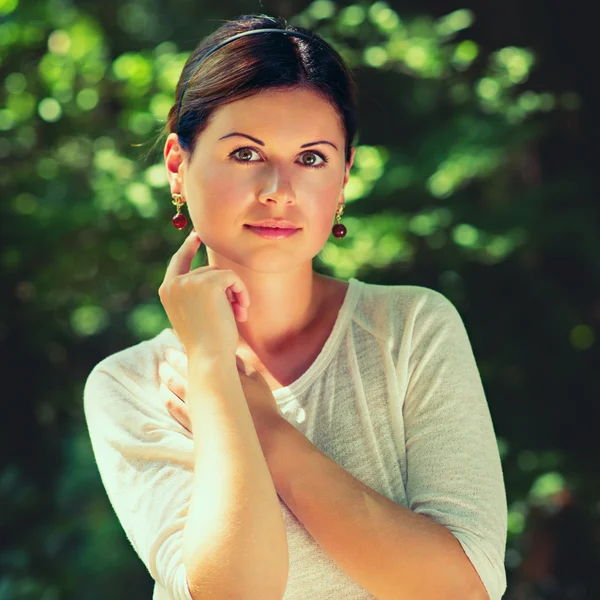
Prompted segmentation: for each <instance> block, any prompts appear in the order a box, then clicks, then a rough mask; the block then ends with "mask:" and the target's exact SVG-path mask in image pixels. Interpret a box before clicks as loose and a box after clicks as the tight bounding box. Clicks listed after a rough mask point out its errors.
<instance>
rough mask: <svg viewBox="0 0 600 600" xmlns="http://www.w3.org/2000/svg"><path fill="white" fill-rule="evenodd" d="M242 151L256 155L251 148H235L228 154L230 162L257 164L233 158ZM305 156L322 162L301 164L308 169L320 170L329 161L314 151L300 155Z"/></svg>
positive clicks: (254, 150)
mask: <svg viewBox="0 0 600 600" xmlns="http://www.w3.org/2000/svg"><path fill="white" fill-rule="evenodd" d="M242 150H244V151H246V152H256V153H257V154H258V150H256V149H255V148H251V147H249V146H241V147H240V148H236V149H235V150H234V151H233V152H231V153H230V154H229V156H230V158H231V159H232V160H234V161H235V162H237V163H240V164H248V163H253V162H259V161H256V160H243V159H240V158H238V157H237V156H235V154H237V153H238V152H241V151H242ZM307 154H308V155H309V156H310V155H311V154H312V155H314V156H318V157H319V158H320V159H321V161H322V162H320V163H317V164H309V163H306V162H303V163H302V164H303V165H304V166H305V167H310V168H312V169H320V168H322V167H324V166H325V165H326V164H327V163H328V162H329V159H328V158H327V156H326V155H325V154H322V153H321V152H316V151H315V150H307V151H306V152H303V153H302V155H303V156H304V155H307Z"/></svg>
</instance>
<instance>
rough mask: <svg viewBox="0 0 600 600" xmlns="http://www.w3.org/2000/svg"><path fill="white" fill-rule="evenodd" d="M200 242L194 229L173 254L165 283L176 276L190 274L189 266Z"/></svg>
mask: <svg viewBox="0 0 600 600" xmlns="http://www.w3.org/2000/svg"><path fill="white" fill-rule="evenodd" d="M201 243H202V241H201V240H200V237H199V236H198V234H197V233H196V230H195V229H192V231H190V234H189V235H188V236H187V237H186V238H185V240H183V243H182V244H181V246H180V247H179V249H178V250H177V251H176V252H175V254H173V256H172V257H171V260H170V262H169V266H168V267H167V271H166V273H165V281H170V280H172V279H174V278H175V277H177V276H178V275H184V274H185V273H189V272H190V266H191V264H192V261H193V260H194V256H195V255H196V252H198V248H199V247H200V244H201Z"/></svg>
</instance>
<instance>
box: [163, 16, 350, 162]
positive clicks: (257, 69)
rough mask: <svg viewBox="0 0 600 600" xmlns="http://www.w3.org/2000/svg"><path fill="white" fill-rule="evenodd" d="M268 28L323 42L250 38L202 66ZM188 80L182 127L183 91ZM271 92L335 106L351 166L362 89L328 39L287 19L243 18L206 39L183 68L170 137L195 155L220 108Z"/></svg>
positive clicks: (281, 37) (279, 37) (280, 37)
mask: <svg viewBox="0 0 600 600" xmlns="http://www.w3.org/2000/svg"><path fill="white" fill-rule="evenodd" d="M266 28H277V29H284V30H286V31H298V32H300V33H305V34H307V35H311V36H313V37H314V38H317V39H318V41H315V42H312V41H310V40H306V39H305V38H299V37H295V36H287V35H281V34H278V33H271V34H264V35H248V36H243V37H241V38H239V39H237V40H234V41H233V42H230V43H228V44H225V46H223V47H222V48H219V49H218V50H217V51H216V52H214V53H212V54H211V55H210V56H209V57H207V58H206V59H205V60H203V61H202V62H201V63H200V64H198V61H200V59H201V58H202V57H203V56H204V55H205V54H206V53H207V52H209V51H210V50H211V49H212V48H214V47H215V46H216V45H217V44H218V43H220V42H222V41H223V40H225V39H227V38H229V37H231V36H233V35H235V34H237V33H241V32H243V31H249V30H252V29H266ZM323 46H326V48H324V47H323ZM190 75H191V77H190ZM188 79H189V82H188V84H187V87H186V89H185V94H184V97H183V99H181V110H180V114H179V122H177V110H178V105H179V102H180V96H181V91H182V88H183V87H184V85H185V83H186V81H188ZM271 88H273V89H275V88H277V89H280V88H300V89H309V90H311V91H313V92H315V93H317V94H319V96H321V97H322V98H323V99H325V100H327V101H328V102H330V103H331V105H332V106H333V108H334V109H335V111H336V113H337V115H338V117H339V119H340V124H341V126H342V128H343V130H344V131H345V134H346V147H345V157H346V163H348V162H349V161H350V152H351V148H352V145H353V142H354V138H355V136H356V132H357V108H356V103H357V101H356V84H355V83H354V80H353V78H352V75H351V73H350V70H349V69H348V67H347V66H346V65H345V63H344V60H343V59H342V57H341V56H340V55H339V54H338V52H337V51H336V50H335V49H334V48H332V47H331V45H330V44H327V42H325V40H323V39H322V38H320V37H319V36H318V35H316V34H315V33H313V32H311V31H309V30H308V29H305V28H304V27H293V26H291V27H288V26H287V23H286V20H285V19H284V18H282V17H276V18H275V17H269V16H267V15H242V16H240V17H238V18H237V19H234V20H231V21H226V22H225V24H224V25H222V26H221V27H220V28H219V29H217V30H216V31H215V32H213V33H212V34H210V35H209V36H207V37H206V38H204V39H203V40H202V41H201V42H200V43H199V44H198V46H197V47H196V49H195V50H194V51H193V52H192V54H191V55H190V57H189V58H188V60H187V62H186V63H185V65H184V67H183V71H182V73H181V76H180V78H179V82H178V83H177V89H176V91H175V103H174V104H173V106H172V107H171V110H170V111H169V115H168V117H167V124H166V127H165V132H164V133H166V134H167V135H168V134H169V133H177V135H178V136H179V142H180V144H181V146H182V147H183V149H184V150H185V151H186V152H188V153H189V154H190V155H192V154H193V153H194V148H195V145H196V141H197V139H198V136H199V135H200V133H202V131H204V129H206V127H207V126H208V124H209V122H210V119H211V115H212V114H213V113H214V112H215V110H216V109H217V108H219V107H220V106H224V105H225V104H229V103H230V102H234V101H236V100H241V99H243V98H247V97H249V96H253V95H255V94H257V93H260V92H261V91H264V90H266V89H271Z"/></svg>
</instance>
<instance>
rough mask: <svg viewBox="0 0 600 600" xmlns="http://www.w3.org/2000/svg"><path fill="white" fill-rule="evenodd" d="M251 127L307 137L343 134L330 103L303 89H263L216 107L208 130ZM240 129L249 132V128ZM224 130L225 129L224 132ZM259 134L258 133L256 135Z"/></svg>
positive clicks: (256, 129) (217, 130) (219, 130)
mask: <svg viewBox="0 0 600 600" xmlns="http://www.w3.org/2000/svg"><path fill="white" fill-rule="evenodd" d="M242 127H246V129H248V128H250V129H252V130H253V131H255V132H256V133H257V134H258V130H261V131H263V132H264V131H269V130H270V129H271V130H273V132H274V133H275V132H278V133H288V134H294V132H295V134H297V135H302V136H306V135H307V134H308V133H309V132H312V131H314V132H320V133H323V134H325V133H327V134H329V135H330V136H335V135H338V136H342V135H343V134H342V130H341V125H340V122H339V117H338V115H337V113H336V111H335V109H334V108H333V106H332V105H331V103H330V102H329V101H327V100H325V99H324V98H322V97H321V96H319V95H318V94H317V93H316V92H314V91H312V90H306V89H293V90H265V91H262V92H259V93H257V94H255V95H253V96H250V97H248V98H243V99H241V100H236V101H235V102H231V103H230V104H226V105H224V106H221V107H219V108H218V109H217V110H216V111H215V113H214V114H213V119H212V120H211V125H210V126H209V128H210V129H212V131H213V132H214V133H215V134H216V133H219V132H221V133H228V132H229V131H233V130H234V129H235V130H240V129H238V128H242ZM246 129H244V130H243V131H244V132H245V133H251V132H250V131H246ZM225 130H227V131H225ZM259 137H260V136H259Z"/></svg>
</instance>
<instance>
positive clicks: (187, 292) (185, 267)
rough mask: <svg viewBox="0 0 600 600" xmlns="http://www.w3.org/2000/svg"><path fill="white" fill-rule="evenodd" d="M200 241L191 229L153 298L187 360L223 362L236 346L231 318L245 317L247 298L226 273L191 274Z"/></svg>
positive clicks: (197, 271) (200, 270)
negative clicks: (220, 359)
mask: <svg viewBox="0 0 600 600" xmlns="http://www.w3.org/2000/svg"><path fill="white" fill-rule="evenodd" d="M199 242H200V238H199V237H198V235H197V234H196V232H195V231H193V230H192V233H191V234H190V235H189V236H188V237H187V238H186V239H185V240H184V241H183V244H182V245H181V247H180V248H179V250H177V252H175V254H174V255H173V257H172V258H171V261H170V262H169V266H168V267H167V271H166V273H165V278H164V281H163V282H162V284H161V285H160V287H159V288H158V295H159V297H160V301H161V302H162V304H163V307H164V309H165V311H166V313H167V316H168V317H169V321H170V322H171V325H172V326H173V330H174V332H175V335H176V336H177V337H178V338H179V340H180V341H181V343H182V344H183V346H184V348H185V350H186V352H187V354H188V356H191V354H192V353H194V354H195V355H200V356H206V357H211V358H212V357H215V356H217V357H219V356H223V357H225V359H226V360H228V359H229V357H230V356H232V355H233V354H235V351H236V348H237V344H238V330H237V326H236V324H235V319H236V318H237V320H238V321H245V320H246V319H247V313H246V310H247V308H248V306H249V305H250V297H249V295H248V289H247V288H246V286H245V284H244V282H243V281H242V279H241V278H240V277H239V275H237V274H236V273H235V272H234V271H231V270H230V269H219V268H218V267H215V266H207V267H199V268H197V269H194V270H193V271H190V265H191V263H192V260H193V258H194V255H195V254H196V252H197V251H198V248H199V247H200V244H199ZM200 243H201V242H200Z"/></svg>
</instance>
